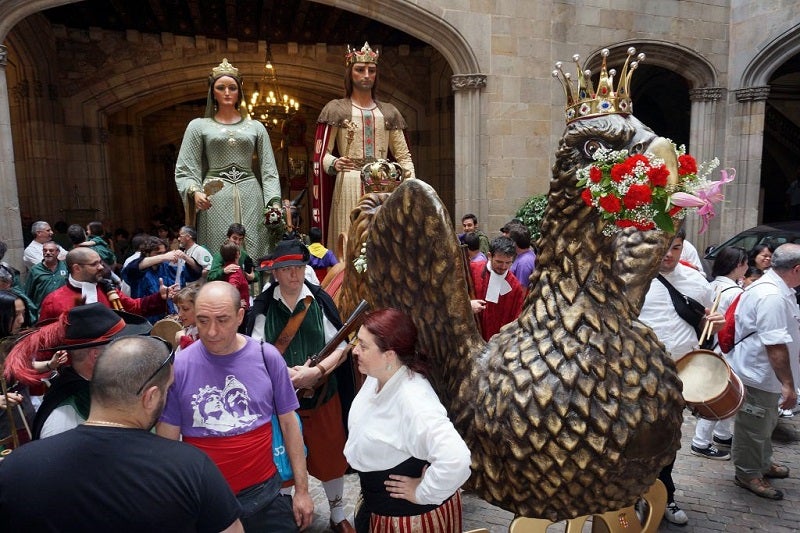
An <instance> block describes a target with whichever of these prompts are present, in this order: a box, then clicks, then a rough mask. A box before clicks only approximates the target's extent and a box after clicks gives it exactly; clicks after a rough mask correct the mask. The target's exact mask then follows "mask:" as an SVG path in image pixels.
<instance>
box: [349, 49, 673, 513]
mask: <svg viewBox="0 0 800 533" xmlns="http://www.w3.org/2000/svg"><path fill="white" fill-rule="evenodd" d="M626 67H627V62H626ZM603 71H605V60H604V62H603ZM631 71H632V70H631ZM612 76H613V74H612ZM625 78H626V76H623V79H621V80H620V87H621V89H620V90H618V91H617V96H619V98H621V99H620V100H618V101H616V102H613V101H612V104H613V105H616V106H617V107H616V108H615V109H613V110H612V111H610V112H597V113H593V112H591V111H592V110H591V109H590V110H589V112H588V113H586V116H584V117H581V118H579V119H577V118H574V117H573V120H570V118H569V115H568V123H567V127H566V130H565V132H564V134H563V137H562V138H561V141H560V143H559V146H558V149H557V151H556V160H555V164H554V166H553V174H552V180H551V182H550V192H549V203H548V207H547V209H546V212H545V215H544V220H543V222H542V228H541V232H542V237H541V238H540V240H539V241H538V242H537V249H538V250H539V255H538V257H537V267H536V270H535V272H534V273H533V274H532V275H531V278H530V280H529V288H530V290H529V294H528V296H527V299H526V301H525V305H524V308H523V311H522V313H521V315H520V316H519V319H518V320H516V321H514V322H512V323H510V324H508V325H506V326H505V327H504V328H503V329H502V330H501V331H500V333H498V334H497V335H495V336H494V337H493V338H492V339H491V340H490V341H489V342H488V343H487V342H484V341H483V339H482V338H481V336H480V334H479V332H478V330H477V328H476V325H475V321H474V320H473V317H472V312H471V308H470V302H469V296H468V293H467V285H466V283H465V280H464V276H463V274H462V272H463V264H462V262H463V259H462V254H461V251H460V248H459V244H458V240H457V237H456V235H455V233H454V231H453V225H452V221H451V219H450V217H449V215H448V213H447V211H446V209H445V208H444V206H443V205H442V202H441V201H440V199H439V197H438V196H437V195H436V193H435V191H434V190H433V189H432V188H431V187H430V186H429V185H427V184H426V183H424V182H423V181H420V180H416V179H410V180H406V181H404V182H403V183H402V184H401V185H400V186H399V187H398V188H397V189H396V190H395V191H394V192H393V193H391V194H387V193H372V194H366V195H365V196H364V197H363V198H362V201H361V202H360V204H359V206H358V208H357V209H356V210H354V211H353V214H352V216H351V220H352V225H351V228H350V232H349V234H348V241H347V252H346V253H347V257H348V258H349V260H348V264H347V265H346V267H345V276H344V282H343V285H342V292H341V298H340V304H339V305H340V308H341V311H342V312H343V314H344V315H345V316H347V315H348V314H349V312H350V311H352V309H353V308H354V307H355V305H356V303H357V302H358V301H359V300H360V299H361V298H364V299H366V300H367V301H368V302H369V303H370V304H371V305H372V306H373V308H377V307H395V308H398V309H400V310H402V311H405V312H406V313H408V314H409V315H410V316H412V317H413V319H414V322H415V324H416V326H417V328H418V329H419V333H420V339H421V340H420V343H421V348H422V349H423V350H425V351H426V352H427V353H428V354H429V356H430V357H431V359H432V363H433V366H434V375H433V376H432V381H433V384H434V387H435V388H436V390H437V392H438V394H439V396H440V398H441V400H442V402H443V404H444V405H445V407H446V408H447V410H448V412H449V414H450V417H451V418H452V419H453V422H454V424H455V426H456V428H457V429H458V430H459V432H460V433H461V435H462V436H463V438H464V440H465V441H466V443H467V445H468V446H469V448H470V450H471V451H472V470H473V474H472V477H471V478H470V481H469V486H470V488H471V489H473V490H474V491H475V492H476V493H477V495H479V496H480V497H482V498H484V499H485V500H487V501H488V502H490V503H492V504H495V505H498V506H500V507H502V508H504V509H507V510H509V511H512V512H514V513H515V514H517V515H521V516H525V517H538V518H548V519H551V520H561V519H565V518H572V517H576V516H580V515H586V514H593V513H598V512H605V511H608V510H612V509H619V508H622V507H625V506H629V505H632V504H633V502H634V501H635V500H636V499H637V498H638V497H639V496H640V495H641V494H643V493H644V492H645V491H646V490H647V489H648V488H649V487H650V485H651V484H652V483H653V482H654V481H655V479H656V477H657V474H658V472H659V470H660V469H661V468H662V467H663V466H664V465H666V464H668V463H669V462H671V461H672V460H673V459H674V457H675V453H676V451H677V450H678V448H679V447H680V426H681V421H682V410H683V407H684V401H683V399H682V396H681V382H680V380H679V379H678V377H677V374H676V370H675V366H674V364H673V363H672V361H671V360H670V357H669V355H668V354H667V353H666V351H665V349H664V347H663V345H662V344H661V343H660V342H659V341H658V339H657V338H656V336H655V334H654V333H653V331H652V330H651V329H650V328H648V327H647V326H645V325H644V324H642V323H641V322H639V321H638V320H637V316H638V314H639V310H640V307H641V305H642V302H643V299H644V294H645V293H646V291H647V288H648V287H649V284H650V281H651V280H652V279H653V277H654V275H655V273H656V271H657V269H658V265H659V263H660V261H661V258H662V256H663V254H664V252H665V250H666V248H667V246H668V244H669V241H670V239H671V237H672V235H671V234H670V233H668V232H663V231H659V230H654V231H639V230H635V229H633V228H628V229H626V230H624V231H621V232H617V233H614V234H612V235H608V232H604V231H603V229H604V227H605V225H606V224H607V221H604V220H602V219H601V218H600V217H599V216H598V212H597V210H595V209H594V208H592V207H590V206H588V205H586V204H585V203H584V202H583V201H581V190H580V188H579V187H578V186H577V177H576V173H577V172H578V170H579V169H581V168H582V167H584V166H586V165H588V164H591V163H592V157H591V156H592V153H593V152H594V151H595V150H596V149H598V148H599V147H604V148H611V149H614V150H627V151H628V152H629V153H631V154H635V153H645V152H648V153H658V154H659V157H663V158H664V160H665V161H666V164H667V166H668V167H669V168H671V169H675V168H676V156H675V153H674V148H672V145H671V143H669V142H668V141H667V140H665V139H662V138H660V137H658V136H657V135H655V134H654V133H653V131H651V130H650V129H649V128H648V127H647V126H645V125H644V124H642V123H641V122H639V121H638V120H637V119H636V118H635V117H633V115H631V114H630V100H629V99H627V100H626V101H625V102H623V101H622V99H624V98H626V95H625V94H619V93H620V92H624V91H622V84H623V83H625V86H624V89H625V90H627V88H628V83H629V75H627V79H625ZM567 96H568V104H570V103H571V104H574V105H573V106H572V108H573V111H576V110H578V107H577V106H578V104H581V103H585V102H580V101H579V99H578V98H577V97H576V98H574V99H573V101H570V100H569V97H570V93H569V91H568V92H567ZM596 103H597V102H594V103H592V105H595V104H596ZM623 104H624V105H623ZM622 107H625V109H624V110H623V109H622ZM569 109H570V108H569V107H568V110H569ZM595 111H596V109H595ZM623 111H627V112H623ZM577 112H578V113H580V111H577ZM671 174H672V175H671V177H670V179H671V180H675V179H677V177H676V173H675V172H672V173H671ZM362 246H363V247H364V248H365V249H366V253H365V255H366V262H367V269H366V271H363V272H358V271H356V269H355V268H354V265H353V262H352V259H353V258H355V257H357V256H359V254H360V253H361V250H362ZM521 281H522V282H523V283H524V282H525V280H521Z"/></svg>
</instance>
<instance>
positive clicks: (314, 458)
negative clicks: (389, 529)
mask: <svg viewBox="0 0 800 533" xmlns="http://www.w3.org/2000/svg"><path fill="white" fill-rule="evenodd" d="M308 261H309V251H308V248H306V246H305V245H304V244H303V243H301V242H300V241H297V240H288V241H281V242H280V243H278V245H277V246H276V247H275V250H274V251H273V253H272V254H271V255H270V256H269V258H268V259H267V260H264V261H261V264H260V266H258V267H257V270H261V271H266V272H270V273H272V275H273V276H274V277H275V281H276V283H273V284H272V285H270V286H269V287H268V288H267V289H266V290H265V291H264V292H262V293H261V294H260V295H259V296H258V297H257V298H256V300H255V302H254V303H253V307H252V312H251V314H250V317H249V319H248V323H247V326H246V328H245V333H246V334H248V335H250V336H252V337H253V338H255V339H263V340H265V341H267V342H269V343H271V344H273V345H274V346H275V347H276V348H277V349H278V351H279V352H281V353H282V354H283V358H284V360H285V361H286V364H287V365H288V367H289V377H290V378H291V380H292V385H293V386H294V387H295V389H303V390H308V391H309V392H310V391H313V395H311V396H310V397H308V398H301V400H300V409H299V411H298V413H299V414H300V418H301V419H302V420H303V440H304V441H305V443H306V446H307V447H308V458H307V464H308V472H309V474H311V475H312V476H314V477H316V478H317V479H319V480H320V481H321V482H322V486H323V488H324V489H325V494H326V495H327V497H328V503H329V504H330V510H331V515H330V525H331V529H333V530H334V531H335V532H337V533H338V532H348V531H354V529H353V527H352V526H351V525H350V523H349V522H348V521H347V519H346V518H345V514H344V502H343V501H342V496H343V494H344V477H343V476H344V473H345V471H346V469H347V460H346V459H345V458H344V454H343V453H342V450H343V449H344V443H345V440H346V439H345V433H344V424H343V421H342V420H343V419H342V406H341V402H340V399H339V391H338V381H339V380H341V378H342V373H337V376H334V375H332V374H333V372H334V370H335V369H336V368H337V367H338V366H340V365H341V364H342V363H344V362H345V361H346V360H347V353H346V351H345V350H344V347H345V346H344V345H342V346H340V347H338V348H337V350H336V351H334V352H333V353H332V354H331V355H330V357H328V358H326V359H325V360H323V361H321V362H320V363H319V364H317V365H316V366H314V367H312V366H310V365H309V357H310V356H312V355H314V354H316V353H318V352H319V351H320V350H321V349H322V348H323V347H324V346H325V345H326V343H328V342H329V341H330V340H331V339H332V338H333V337H334V336H335V335H336V333H337V331H338V330H339V329H340V328H341V327H342V321H341V319H340V318H339V312H338V311H337V309H336V306H335V305H334V303H333V300H332V299H331V297H330V296H328V294H327V293H326V292H325V291H324V290H322V289H321V288H320V287H319V286H318V285H313V284H311V283H309V282H307V281H306V280H305V270H306V265H307V264H308ZM337 377H338V380H337Z"/></svg>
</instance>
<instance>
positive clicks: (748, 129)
mask: <svg viewBox="0 0 800 533" xmlns="http://www.w3.org/2000/svg"><path fill="white" fill-rule="evenodd" d="M756 50H757V52H756V53H755V54H754V55H753V57H752V58H751V59H750V61H749V62H748V63H747V66H746V67H745V68H744V70H743V71H742V75H741V81H740V86H739V88H738V89H736V90H735V91H734V93H735V96H736V105H735V107H734V109H735V115H736V116H737V117H739V119H740V120H741V126H740V127H739V128H737V131H734V132H733V133H732V136H731V140H732V141H733V142H732V144H733V145H734V146H733V148H734V149H737V150H738V153H739V154H741V156H740V158H741V161H740V164H741V167H739V169H740V172H739V173H738V174H737V175H738V176H739V179H740V180H742V181H743V182H742V183H740V185H739V187H740V189H741V194H739V195H738V196H737V197H736V198H734V199H733V201H734V203H735V205H734V206H733V209H732V210H733V211H734V212H735V213H736V214H737V215H738V216H739V217H740V219H741V220H744V221H745V222H746V223H745V224H744V225H743V227H749V226H754V225H756V224H757V223H758V222H759V221H760V220H761V214H760V209H761V207H760V205H756V206H753V203H752V200H751V199H752V198H760V197H761V188H762V186H763V183H762V179H763V177H762V162H763V155H764V134H765V116H766V113H767V109H766V107H767V99H768V98H769V95H770V85H769V82H770V78H771V77H772V75H773V74H774V73H775V71H776V70H777V69H778V68H779V67H780V66H781V65H783V64H784V63H786V62H787V61H788V60H790V59H791V58H792V57H794V56H796V55H798V54H800V27H798V26H796V25H795V26H793V27H791V28H790V29H788V30H785V31H783V32H782V33H780V34H778V35H777V36H775V37H773V38H772V39H771V40H770V41H768V42H766V43H763V45H762V46H758V47H757V48H756ZM760 203H761V202H759V204H760ZM736 228H737V229H742V225H741V224H740V225H739V226H738V227H736Z"/></svg>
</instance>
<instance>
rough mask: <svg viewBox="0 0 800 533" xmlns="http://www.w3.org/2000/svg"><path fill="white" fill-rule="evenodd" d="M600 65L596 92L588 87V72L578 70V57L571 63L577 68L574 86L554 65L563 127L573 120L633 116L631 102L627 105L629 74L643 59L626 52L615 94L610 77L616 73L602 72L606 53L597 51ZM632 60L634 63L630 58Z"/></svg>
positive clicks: (559, 64)
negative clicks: (564, 98)
mask: <svg viewBox="0 0 800 533" xmlns="http://www.w3.org/2000/svg"><path fill="white" fill-rule="evenodd" d="M600 55H601V56H602V57H603V63H602V66H601V67H600V79H599V80H598V81H597V90H595V88H594V86H593V85H592V71H591V70H588V69H587V70H581V65H580V62H579V61H580V56H579V55H578V54H575V55H574V56H572V60H573V61H574V62H575V65H577V67H578V80H577V85H575V84H573V81H572V76H570V74H569V73H568V72H564V71H563V70H562V66H563V65H562V63H561V62H560V61H559V62H558V63H556V70H554V71H553V77H554V78H556V79H557V80H558V81H560V82H561V85H562V86H563V87H564V92H565V93H566V96H567V106H566V109H565V111H564V115H565V118H566V121H567V124H569V123H570V122H572V121H573V120H578V119H581V118H588V117H596V116H600V115H610V114H622V115H628V114H630V113H632V112H633V102H632V101H631V94H630V88H631V77H632V76H633V71H634V70H636V67H638V66H639V63H641V62H642V61H644V58H645V55H644V54H639V55H638V56H637V55H636V49H635V48H633V47H631V48H628V57H627V58H626V59H625V64H624V65H623V66H622V70H621V71H620V74H619V82H618V83H617V90H616V91H615V90H614V76H615V75H616V74H617V71H616V70H614V69H611V70H607V69H606V58H607V57H608V49H607V48H604V49H603V50H601V51H600ZM634 56H636V61H631V58H633V57H634Z"/></svg>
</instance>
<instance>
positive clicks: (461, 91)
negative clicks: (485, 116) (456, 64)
mask: <svg viewBox="0 0 800 533" xmlns="http://www.w3.org/2000/svg"><path fill="white" fill-rule="evenodd" d="M450 80H451V82H450V84H451V85H450V86H451V88H452V90H453V92H454V93H455V95H454V100H455V109H454V112H455V147H454V148H455V167H456V168H455V210H456V212H455V213H452V217H453V221H454V223H455V224H456V229H458V230H460V229H461V225H460V221H461V216H462V215H464V214H465V213H467V212H468V211H470V212H475V214H476V215H477V216H478V221H479V223H480V222H484V223H485V221H486V220H487V219H488V217H489V205H488V202H487V193H486V179H485V176H484V174H485V172H484V169H483V168H482V167H481V150H482V142H481V141H482V139H481V89H483V88H484V87H486V75H485V74H456V75H454V76H453V77H452V78H451V79H450ZM476 206H477V209H476Z"/></svg>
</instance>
